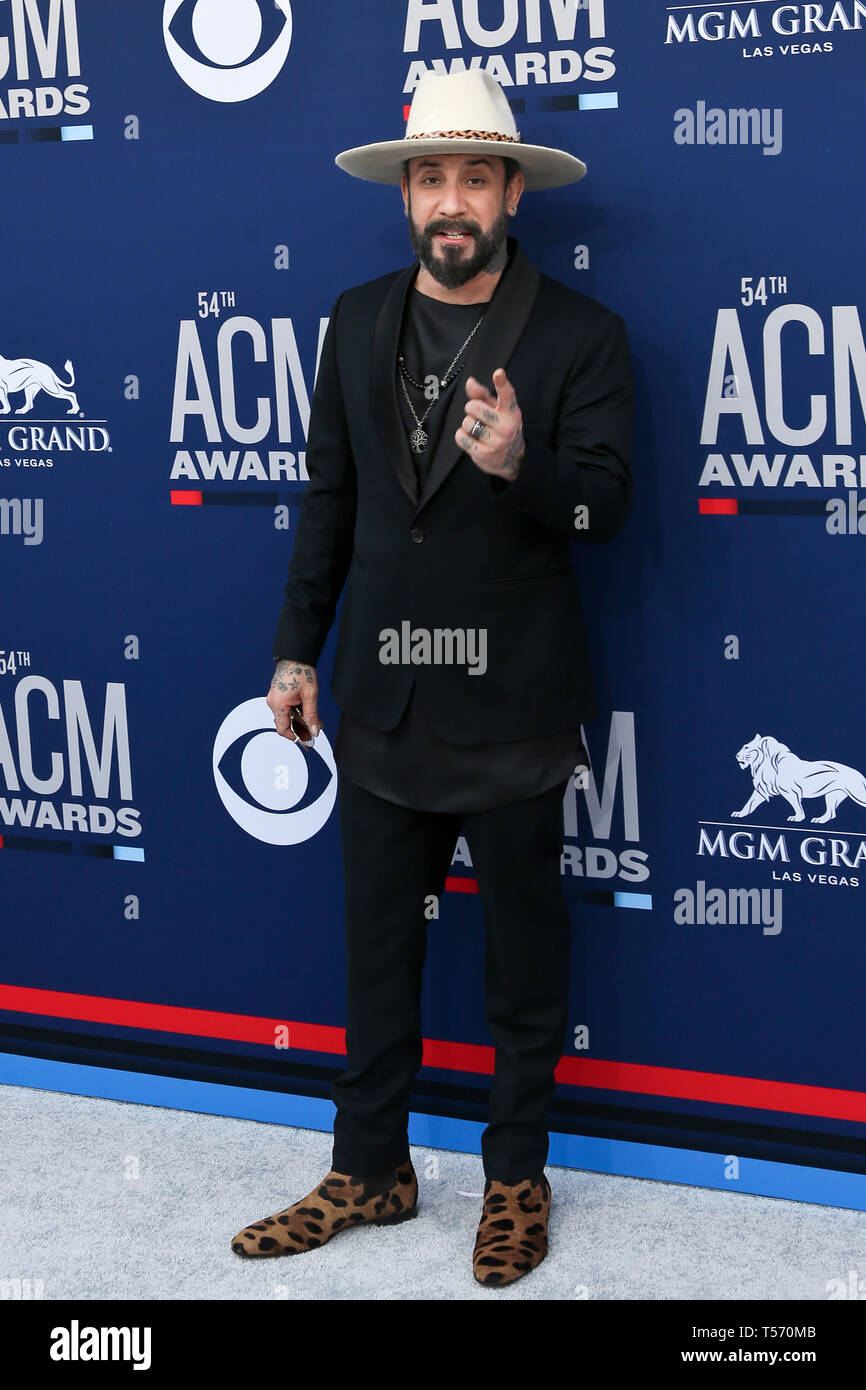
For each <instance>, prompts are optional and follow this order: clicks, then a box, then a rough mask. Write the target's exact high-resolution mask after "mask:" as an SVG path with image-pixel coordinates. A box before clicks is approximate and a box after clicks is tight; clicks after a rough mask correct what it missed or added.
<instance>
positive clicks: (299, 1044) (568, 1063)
mask: <svg viewBox="0 0 866 1390" xmlns="http://www.w3.org/2000/svg"><path fill="white" fill-rule="evenodd" d="M0 1009H8V1010H10V1011H11V1012H14V1013H28V1014H42V1015H43V1016H44V1017H46V1018H72V1019H81V1020H86V1021H87V1022H89V1023H110V1024H114V1025H115V1026H118V1027H121V1028H143V1029H149V1030H153V1031H155V1032H164V1033H185V1034H188V1035H190V1036H192V1037H200V1038H225V1039H226V1040H227V1041H237V1042H250V1043H258V1044H260V1045H261V1046H263V1047H270V1046H272V1045H273V1043H274V1039H275V1037H276V1036H277V1029H282V1028H287V1029H288V1030H289V1036H288V1046H289V1048H290V1049H292V1050H295V1049H299V1050H301V1051H306V1052H332V1053H337V1054H342V1055H345V1052H346V1034H345V1029H343V1028H334V1027H330V1026H329V1025H327V1024H320V1023H296V1022H292V1021H291V1020H290V1019H280V1018H256V1017H255V1016H253V1015H250V1014H227V1013H216V1012H213V1011H211V1010H208V1009H185V1008H180V1007H178V1006H177V1005H174V1004H147V1003H143V1002H141V1001H140V1000H134V999H106V998H104V997H103V996H102V995H98V994H66V993H63V992H61V991H58V990H50V989H28V988H26V987H23V986H20V985H0ZM423 1064H424V1066H428V1067H440V1068H442V1069H444V1070H447V1071H458V1072H473V1073H476V1074H481V1075H492V1074H493V1048H492V1047H488V1046H484V1045H482V1044H474V1043H455V1042H445V1041H443V1040H441V1039H437V1038H425V1039H424V1057H423ZM556 1079H557V1081H560V1082H563V1083H565V1084H566V1085H568V1086H589V1087H594V1088H596V1089H601V1090H605V1091H623V1092H629V1091H630V1092H635V1093H637V1094H640V1095H654V1096H672V1097H676V1098H678V1099H681V1100H698V1101H709V1102H711V1103H712V1104H715V1105H739V1106H746V1107H748V1108H752V1109H758V1110H777V1111H783V1112H786V1113H790V1114H794V1115H821V1116H823V1117H825V1118H827V1119H836V1120H854V1121H857V1122H859V1123H861V1124H862V1123H864V1122H866V1092H861V1091H840V1090H834V1089H832V1088H831V1087H827V1086H802V1085H800V1084H799V1083H798V1082H790V1081H765V1080H763V1079H762V1078H759V1077H750V1076H726V1075H724V1074H723V1073H717V1072H704V1071H685V1070H681V1069H679V1068H676V1067H649V1066H644V1065H643V1064H641V1063H637V1062H608V1061H603V1060H601V1059H600V1058H596V1057H563V1058H561V1059H560V1062H559V1064H558V1066H557V1068H556Z"/></svg>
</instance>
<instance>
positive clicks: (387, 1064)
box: [331, 776, 570, 1182]
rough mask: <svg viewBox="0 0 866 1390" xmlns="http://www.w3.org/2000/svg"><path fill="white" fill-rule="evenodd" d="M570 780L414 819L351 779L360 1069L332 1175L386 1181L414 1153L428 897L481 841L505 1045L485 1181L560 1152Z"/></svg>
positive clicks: (349, 1085)
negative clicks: (556, 1109) (555, 1140)
mask: <svg viewBox="0 0 866 1390" xmlns="http://www.w3.org/2000/svg"><path fill="white" fill-rule="evenodd" d="M566 785H567V784H566V783H561V784H560V785H558V786H556V787H554V788H552V789H551V790H550V791H547V792H543V793H542V794H541V795H540V796H536V797H533V798H532V799H530V800H528V801H518V802H513V803H512V804H511V805H508V806H500V807H496V808H495V809H493V810H490V811H476V812H471V813H464V814H463V815H458V814H456V813H443V812H436V811H415V810H409V809H407V808H406V807H403V806H398V805H396V804H395V803H394V802H391V801H385V800H383V799H382V798H381V797H377V796H374V795H373V794H372V793H371V792H368V791H365V790H363V789H362V788H361V787H359V786H357V785H356V784H355V783H353V782H351V781H350V780H349V779H348V778H347V777H345V776H342V777H341V779H340V793H339V801H340V824H341V833H342V844H343V872H344V882H345V900H346V967H347V1015H346V1046H347V1068H346V1070H345V1072H344V1073H343V1074H342V1075H341V1076H340V1077H339V1078H338V1079H337V1080H336V1081H335V1082H334V1083H333V1086H332V1091H331V1095H332V1099H333V1101H334V1103H335V1105H336V1107H337V1114H336V1117H335V1120H334V1145H333V1157H332V1164H333V1167H334V1168H335V1169H336V1171H338V1172H342V1173H350V1174H355V1175H358V1176H365V1177H368V1176H373V1175H378V1174H380V1173H383V1172H385V1171H386V1170H387V1169H390V1168H393V1167H394V1166H395V1165H396V1164H398V1163H401V1162H403V1161H404V1160H405V1159H406V1158H408V1156H409V1145H408V1140H407V1126H408V1115H409V1092H410V1087H411V1084H412V1081H413V1078H414V1077H415V1074H416V1072H417V1071H418V1068H419V1067H420V1065H421V1058H422V1052H423V1041H422V1034H421V984H422V972H423V967H424V958H425V953H426V946H427V918H426V917H425V915H424V908H425V899H427V898H428V897H429V895H430V894H435V895H436V896H437V897H439V896H440V895H441V894H442V892H443V889H444V884H445V877H446V875H447V873H448V870H449V867H450V864H451V859H452V856H453V853H454V847H455V844H456V840H457V836H458V833H459V832H460V830H461V829H462V832H463V834H464V835H465V837H466V841H467V843H468V845H469V852H470V854H471V856H472V863H473V866H474V871H475V875H476V877H477V879H478V887H479V893H480V896H481V902H482V906H483V910H484V922H485V934H486V935H485V949H486V956H485V992H486V998H485V1002H486V1009H487V1022H488V1026H489V1028H490V1032H491V1034H492V1036H493V1039H494V1043H495V1071H494V1076H493V1082H492V1086H491V1091H490V1108H489V1113H488V1124H487V1127H486V1129H485V1130H484V1132H483V1133H482V1136H481V1153H482V1160H483V1165H484V1173H485V1176H486V1177H490V1178H497V1179H499V1181H501V1182H520V1181H521V1180H523V1179H525V1178H537V1177H538V1176H539V1175H540V1174H541V1172H542V1171H543V1169H544V1165H545V1163H546V1161H547V1153H548V1132H547V1111H548V1108H549V1106H550V1103H551V1101H552V1099H553V1094H554V1084H555V1083H554V1077H553V1070H554V1067H555V1066H556V1064H557V1062H558V1061H559V1058H560V1056H561V1055H562V1051H563V1047H564V1046H565V1031H566V1027H567V1022H568V1018H567V1013H568V986H569V951H570V926H569V917H568V911H567V908H566V905H565V901H564V898H563V894H562V881H561V877H560V855H561V852H562V798H563V795H564V793H565V787H566Z"/></svg>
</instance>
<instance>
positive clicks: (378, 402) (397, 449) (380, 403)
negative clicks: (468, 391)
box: [370, 261, 481, 504]
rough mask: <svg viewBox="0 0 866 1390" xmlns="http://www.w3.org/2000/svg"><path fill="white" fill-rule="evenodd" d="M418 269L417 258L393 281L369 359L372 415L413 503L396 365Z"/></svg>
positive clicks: (414, 493) (414, 495) (415, 480)
mask: <svg viewBox="0 0 866 1390" xmlns="http://www.w3.org/2000/svg"><path fill="white" fill-rule="evenodd" d="M417 269H418V262H417V261H415V262H414V264H413V265H410V266H407V267H406V269H405V270H401V271H400V273H399V275H397V277H396V279H395V280H393V282H392V284H391V288H390V289H389V291H388V293H387V295H386V296H385V299H384V301H383V303H382V307H381V309H380V310H379V314H378V317H377V319H376V327H375V329H374V332H373V351H372V355H371V358H370V399H371V400H372V402H373V418H374V419H375V421H376V425H377V428H378V430H379V434H380V436H381V439H382V444H383V446H384V449H385V453H386V455H387V457H388V460H389V462H390V464H391V467H392V468H393V469H394V472H395V473H396V475H397V479H398V481H399V483H400V486H401V487H402V488H403V491H404V492H405V493H406V495H407V497H408V498H409V500H410V502H413V503H415V504H417V502H418V478H417V475H416V473H415V465H414V463H413V462H412V453H411V450H410V448H409V441H408V439H407V438H406V432H405V430H404V428H403V417H402V416H401V414H400V407H399V405H398V403H397V382H396V364H397V343H398V341H399V338H400V325H401V324H402V322H403V308H404V305H405V303H406V295H407V293H408V291H409V286H410V285H411V284H412V281H413V279H414V278H415V272H416V271H417ZM480 331H481V330H480V329H479V332H480ZM456 428H457V427H456V425H455V429H456Z"/></svg>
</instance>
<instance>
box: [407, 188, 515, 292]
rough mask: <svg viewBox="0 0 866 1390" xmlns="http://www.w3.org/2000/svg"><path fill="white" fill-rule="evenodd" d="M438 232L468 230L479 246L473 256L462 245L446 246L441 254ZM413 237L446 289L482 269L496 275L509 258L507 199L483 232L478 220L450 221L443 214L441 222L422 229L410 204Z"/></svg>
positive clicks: (414, 245) (420, 254)
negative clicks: (437, 245) (435, 240)
mask: <svg viewBox="0 0 866 1390" xmlns="http://www.w3.org/2000/svg"><path fill="white" fill-rule="evenodd" d="M437 232H465V233H467V234H469V235H471V236H472V237H474V240H475V250H474V251H473V252H472V255H471V256H466V257H464V256H463V253H462V251H461V250H460V248H459V247H455V248H454V249H453V250H451V249H450V248H449V247H447V246H446V247H445V250H444V253H443V255H442V256H437V255H436V253H435V251H434V247H433V238H434V236H435V235H436V233H437ZM409 237H410V240H411V242H412V250H413V251H414V252H415V255H416V256H417V257H418V260H419V261H420V262H421V264H422V265H423V267H424V269H425V270H426V271H427V272H428V273H429V274H430V275H432V276H433V279H434V280H437V281H438V282H439V284H440V285H442V286H443V287H444V288H445V289H446V290H456V289H458V288H459V286H460V285H465V284H466V282H467V280H471V279H472V277H473V276H475V275H478V274H479V272H480V271H483V270H486V271H487V272H488V274H490V275H494V274H495V273H496V272H497V271H499V270H502V269H504V267H505V263H506V261H507V259H508V255H507V251H506V245H505V243H506V241H507V238H508V212H507V211H506V208H505V203H504V202H503V204H502V209H501V211H500V213H499V216H498V217H497V219H496V221H495V222H494V223H493V226H492V227H491V228H490V231H489V232H482V230H481V228H480V227H479V225H478V223H477V222H447V221H445V220H443V219H442V218H440V219H439V220H438V221H437V222H430V223H428V225H427V226H426V227H425V228H424V231H423V232H419V231H418V228H417V227H416V225H415V222H414V219H413V217H412V208H411V205H410V207H409Z"/></svg>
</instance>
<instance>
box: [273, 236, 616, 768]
mask: <svg viewBox="0 0 866 1390" xmlns="http://www.w3.org/2000/svg"><path fill="white" fill-rule="evenodd" d="M508 249H509V252H510V257H509V261H508V265H507V267H506V269H505V271H504V273H503V274H502V276H501V277H500V280H499V282H498V284H497V286H496V289H495V291H494V294H493V298H492V300H491V301H490V305H489V308H488V310H487V313H486V314H485V317H484V320H483V322H482V325H481V327H480V329H479V330H478V332H477V333H476V335H475V337H474V338H473V340H472V343H471V344H470V348H469V351H468V353H467V356H466V359H465V361H464V368H463V374H462V376H461V378H460V380H459V381H458V382H457V384H456V387H455V389H454V394H453V397H452V399H451V401H450V404H449V407H448V413H447V416H446V419H445V423H444V425H443V428H442V434H441V436H440V442H439V446H438V448H437V450H436V453H435V455H434V458H433V460H432V462H431V465H430V471H429V475H428V477H427V481H426V483H425V485H424V489H423V492H422V493H421V495H420V496H418V495H417V483H416V480H415V471H414V466H413V462H412V456H411V453H410V450H409V444H408V440H407V437H406V433H405V430H404V427H403V421H402V418H401V415H400V409H399V406H398V403H397V388H396V383H395V362H396V350H397V339H398V335H399V331H400V324H401V320H402V314H403V306H404V302H405V298H406V294H407V291H408V290H409V287H410V285H411V284H412V282H413V279H414V276H415V274H416V272H417V270H418V262H417V261H415V262H414V263H413V264H412V265H410V266H407V267H406V268H405V269H403V270H399V271H395V272H392V273H390V274H388V275H383V276H381V277H380V278H378V279H376V280H371V281H368V282H367V283H366V284H363V285H358V286H357V287H355V288H353V289H349V290H346V291H344V292H343V293H342V294H341V295H340V297H339V298H338V300H337V302H336V304H335V305H334V309H333V311H332V314H331V319H330V323H329V325H328V329H327V332H326V335H325V340H324V343H323V346H322V353H321V359H320V363H319V371H318V376H317V378H316V386H315V391H314V395H313V401H312V406H311V413H310V427H309V440H308V446H307V470H308V472H309V482H308V484H307V487H306V490H305V493H304V497H303V500H302V503H301V507H300V510H299V517H298V525H297V532H296V536H295V544H294V550H293V552H292V557H291V563H290V566H289V577H288V582H287V584H286V597H285V603H284V605H283V608H282V611H281V613H280V616H279V621H278V625H277V630H276V635H275V638H274V645H273V655H274V656H275V657H290V658H292V659H295V660H298V661H303V662H306V663H309V664H311V665H315V664H316V663H317V662H318V660H319V655H320V653H321V650H322V647H323V646H324V643H325V639H326V637H327V634H328V631H329V629H330V627H331V624H332V623H333V621H334V616H335V610H336V605H337V601H338V599H339V596H340V594H341V592H342V590H343V586H344V584H345V585H346V592H345V598H344V602H343V610H342V615H341V622H340V628H339V634H338V639H337V650H336V655H335V659H334V670H333V677H332V682H331V685H332V690H333V694H334V698H335V700H336V701H337V704H338V705H339V706H340V707H341V708H342V709H344V710H345V711H346V712H347V713H348V714H349V715H350V716H352V717H353V718H354V719H357V720H359V721H360V722H361V723H363V724H367V725H370V726H372V727H373V728H375V729H392V728H394V726H395V725H396V724H397V723H398V721H399V720H400V717H401V715H402V713H403V710H404V708H405V706H406V701H407V699H408V696H409V691H410V688H411V685H412V681H413V680H415V681H417V686H418V693H417V698H418V700H419V702H420V704H421V706H422V708H423V711H424V713H425V714H426V716H427V718H428V719H429V721H430V723H431V724H432V725H433V727H434V728H435V730H436V732H437V733H439V734H441V735H442V736H443V737H445V738H448V739H450V740H451V741H452V742H454V743H493V742H497V743H498V742H509V741H511V740H515V739H525V738H529V737H533V736H535V735H539V734H543V733H544V732H548V733H555V732H559V731H561V730H564V729H570V728H577V727H578V726H579V725H580V723H581V722H582V721H584V720H585V719H588V718H591V717H592V715H593V714H595V712H596V707H595V697H594V691H593V684H592V675H591V672H590V667H589V654H588V649H587V640H586V633H585V630H584V621H583V615H582V611H581V605H580V599H579V596H578V591H577V584H576V581H575V577H574V572H573V568H572V561H571V553H570V547H571V544H572V542H574V541H581V540H589V541H605V540H607V539H608V538H609V537H610V536H612V535H613V534H614V533H615V532H616V531H617V529H618V528H619V527H620V525H621V524H622V522H623V519H624V517H625V515H626V511H627V508H628V504H629V499H630V496H631V489H632V476H631V469H630V462H629V460H630V449H631V429H632V398H633V386H632V377H631V367H630V360H629V350H628V341H627V338H626V332H625V326H624V324H623V321H622V319H621V318H620V317H619V316H618V315H616V314H614V313H612V312H611V311H610V310H609V309H606V308H605V307H604V306H603V305H601V304H599V303H598V302H597V301H596V300H594V299H589V298H588V297H587V296H586V295H583V294H580V293H578V292H577V291H575V290H572V289H569V288H567V287H566V286H564V285H562V284H560V283H559V282H558V281H556V280H552V279H550V278H549V277H548V276H546V275H541V274H540V273H539V271H538V270H537V269H536V267H535V266H534V265H532V263H531V262H530V261H529V260H528V259H527V257H526V256H525V255H524V253H523V252H522V251H521V249H520V247H519V245H518V244H517V242H516V241H515V240H514V239H513V238H509V240H508ZM500 366H501V367H504V368H505V370H506V372H507V373H508V378H509V380H510V382H511V383H512V385H513V386H514V388H515V391H516V394H517V402H518V405H519V406H520V408H521V411H522V415H523V430H524V438H525V441H526V453H525V455H524V458H523V462H522V464H521V468H520V472H519V474H518V476H517V478H516V479H515V481H514V482H511V483H508V482H505V481H504V480H503V479H499V478H494V477H492V476H491V475H489V474H487V473H483V472H482V471H481V469H479V468H477V467H476V465H475V464H474V463H473V462H472V460H471V459H470V458H469V456H468V455H467V454H465V453H464V452H463V451H462V450H461V449H460V448H459V447H458V445H457V444H456V443H455V442H454V433H455V431H456V430H457V429H458V428H459V427H460V424H461V421H462V419H463V416H464V414H465V402H466V392H465V389H464V382H465V379H466V377H468V376H474V377H476V378H477V379H478V380H479V381H481V382H483V383H484V384H485V385H486V386H487V387H488V389H489V390H491V391H492V388H493V382H492V378H493V371H494V369H495V368H496V367H500ZM581 505H585V506H586V507H587V508H588V527H587V528H586V529H581V530H577V529H575V518H576V516H579V514H578V513H577V512H576V508H578V507H579V506H581ZM347 577H348V582H346V581H347ZM406 622H408V623H409V624H410V625H411V627H410V629H405V628H404V627H403V626H402V625H403V624H405V623H406ZM422 628H423V629H427V630H428V632H430V633H431V634H433V633H434V630H435V629H452V630H453V629H462V630H464V631H465V630H467V629H473V630H474V632H475V637H474V640H475V642H476V644H478V645H476V647H475V653H476V655H475V659H474V665H475V666H476V667H477V668H478V669H477V670H476V672H475V673H474V674H472V673H471V672H472V666H471V664H470V662H466V663H465V664H463V665H457V664H439V665H436V664H419V665H412V664H405V665H404V664H383V662H382V660H381V656H380V654H381V651H382V648H383V642H384V641H385V640H386V637H387V630H389V629H391V630H396V632H397V633H402V632H405V631H411V632H415V631H416V630H417V629H422ZM482 629H483V631H484V634H485V636H484V638H482V637H481V635H480V630H482ZM482 641H483V642H484V643H485V644H486V651H485V659H486V669H485V670H484V671H483V673H481V670H480V668H481V662H480V660H479V658H478V653H479V652H480V651H481V646H480V643H481V642H482ZM445 650H447V643H446V647H445ZM459 655H460V653H459V651H458V652H455V656H459Z"/></svg>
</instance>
